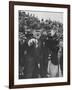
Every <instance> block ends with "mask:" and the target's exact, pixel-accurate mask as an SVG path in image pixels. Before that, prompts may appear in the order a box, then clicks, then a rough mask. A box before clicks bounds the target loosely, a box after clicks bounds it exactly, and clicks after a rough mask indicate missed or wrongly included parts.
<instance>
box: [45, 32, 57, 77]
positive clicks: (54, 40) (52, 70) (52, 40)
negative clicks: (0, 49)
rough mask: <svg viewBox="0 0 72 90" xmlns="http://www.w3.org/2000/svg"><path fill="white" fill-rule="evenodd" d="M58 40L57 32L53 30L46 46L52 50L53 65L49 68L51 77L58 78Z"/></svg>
mask: <svg viewBox="0 0 72 90" xmlns="http://www.w3.org/2000/svg"><path fill="white" fill-rule="evenodd" d="M57 44H58V40H57V36H56V31H55V30H51V32H50V35H49V36H48V40H47V41H46V46H47V47H48V48H49V49H50V50H51V64H50V67H49V72H50V75H51V77H56V75H57V73H58V47H57Z"/></svg>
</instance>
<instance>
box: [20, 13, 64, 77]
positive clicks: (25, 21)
mask: <svg viewBox="0 0 72 90" xmlns="http://www.w3.org/2000/svg"><path fill="white" fill-rule="evenodd" d="M59 76H63V24H62V23H60V22H57V21H52V20H50V19H47V20H44V19H41V20H39V18H38V17H36V16H35V15H32V14H29V13H26V12H24V11H19V78H20V79H22V78H39V77H40V78H41V77H43V78H45V77H59Z"/></svg>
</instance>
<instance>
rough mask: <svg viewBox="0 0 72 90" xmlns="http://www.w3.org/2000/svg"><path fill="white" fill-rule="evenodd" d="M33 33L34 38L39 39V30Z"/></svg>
mask: <svg viewBox="0 0 72 90" xmlns="http://www.w3.org/2000/svg"><path fill="white" fill-rule="evenodd" d="M33 35H34V37H35V38H36V39H39V38H40V37H41V32H37V31H34V33H33Z"/></svg>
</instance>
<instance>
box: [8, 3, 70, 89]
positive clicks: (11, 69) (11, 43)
mask: <svg viewBox="0 0 72 90" xmlns="http://www.w3.org/2000/svg"><path fill="white" fill-rule="evenodd" d="M15 5H19V6H20V5H22V6H23V5H24V6H39V7H53V8H67V10H68V12H67V21H68V22H67V25H68V27H67V33H68V34H67V35H68V38H67V41H68V42H67V45H68V47H67V49H68V52H67V55H68V58H67V65H68V67H67V71H68V72H67V82H57V83H42V84H25V85H14V6H15ZM61 85H70V5H66V4H51V3H34V2H19V1H10V2H9V88H10V89H11V88H30V87H44V86H61Z"/></svg>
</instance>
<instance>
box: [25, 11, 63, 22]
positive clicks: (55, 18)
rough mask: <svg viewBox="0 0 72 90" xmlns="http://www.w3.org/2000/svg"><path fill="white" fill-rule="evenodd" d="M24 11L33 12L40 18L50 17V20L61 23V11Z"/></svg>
mask: <svg viewBox="0 0 72 90" xmlns="http://www.w3.org/2000/svg"><path fill="white" fill-rule="evenodd" d="M26 13H29V14H34V15H35V16H36V17H38V18H39V19H40V20H41V19H42V18H43V19H44V20H46V19H51V20H52V21H59V22H61V23H63V13H61V12H49V11H47V12H46V11H26Z"/></svg>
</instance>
